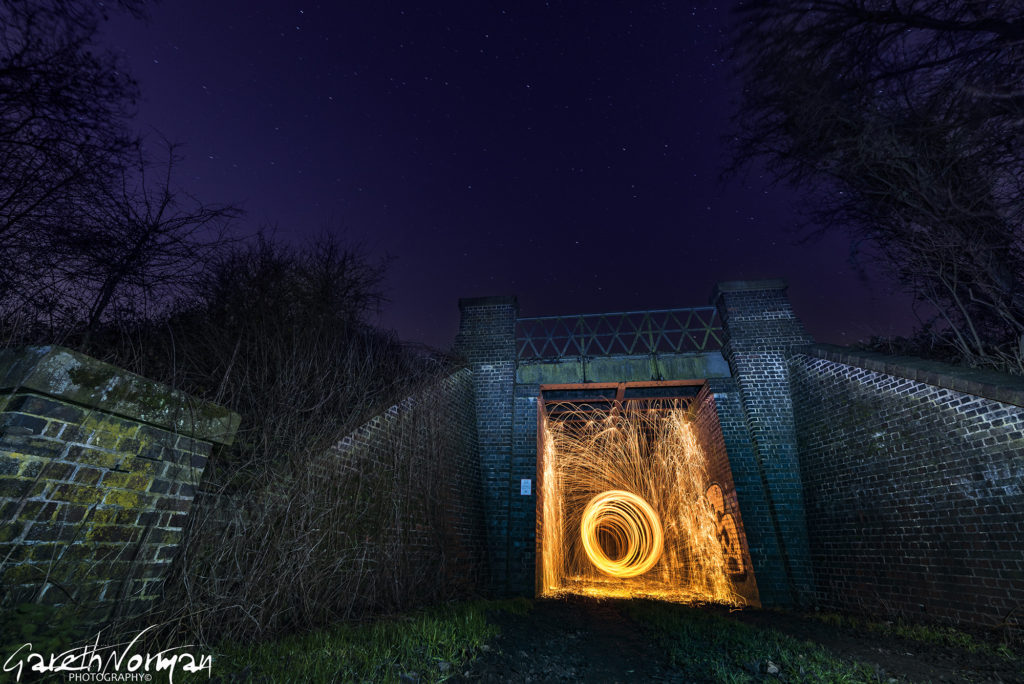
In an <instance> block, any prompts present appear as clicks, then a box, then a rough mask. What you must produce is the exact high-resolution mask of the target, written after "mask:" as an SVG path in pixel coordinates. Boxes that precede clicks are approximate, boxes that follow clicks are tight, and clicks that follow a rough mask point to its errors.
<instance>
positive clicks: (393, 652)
mask: <svg viewBox="0 0 1024 684" xmlns="http://www.w3.org/2000/svg"><path fill="white" fill-rule="evenodd" d="M530 605H531V604H530V602H529V601H526V600H525V599H513V600H507V601H472V602H465V603H457V604H445V605H442V606H437V607H434V608H430V609H427V610H423V611H420V612H417V613H413V614H411V615H407V616H403V617H396V618H390V619H384V620H379V621H377V622H373V623H367V624H354V625H351V624H342V625H338V626H335V627H332V628H330V629H324V630H317V631H314V632H309V633H305V634H299V635H294V636H288V637H285V638H282V639H278V640H275V641H268V642H263V643H259V644H253V645H245V646H242V645H231V646H222V650H221V652H220V653H218V654H217V655H216V656H215V657H214V661H213V674H214V676H222V677H225V678H227V679H228V681H270V682H310V683H311V684H315V683H317V682H324V683H327V682H397V681H399V677H400V675H403V674H406V675H412V673H416V675H418V676H419V678H420V680H421V681H423V682H442V681H444V680H446V679H448V678H449V677H451V676H453V675H454V674H456V673H457V672H461V671H462V670H461V669H460V668H462V666H463V665H465V664H466V663H467V662H469V661H470V660H472V659H473V658H474V657H476V655H477V654H478V653H479V652H480V650H481V647H482V646H483V645H484V644H485V643H486V642H487V641H488V640H490V639H492V638H493V637H494V636H496V635H497V633H498V629H497V627H495V626H494V625H493V624H491V623H490V622H488V620H487V612H488V611H494V610H505V611H508V612H512V613H516V614H524V613H526V612H527V611H528V610H529V609H530Z"/></svg>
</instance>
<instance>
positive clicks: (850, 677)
mask: <svg viewBox="0 0 1024 684" xmlns="http://www.w3.org/2000/svg"><path fill="white" fill-rule="evenodd" d="M625 610H626V612H627V613H628V614H629V615H630V617H632V618H633V619H635V620H638V621H640V622H643V623H646V624H648V625H650V626H651V627H652V628H653V629H654V632H655V634H656V639H657V641H658V643H659V645H661V646H662V647H663V648H664V649H665V651H666V653H668V656H669V661H670V663H671V665H672V666H673V667H676V668H678V669H679V670H681V671H682V672H683V673H684V674H685V675H686V676H687V677H688V678H690V679H692V680H694V681H716V682H735V683H737V684H739V683H741V682H753V681H760V680H761V679H762V678H763V677H764V676H765V675H779V676H785V678H786V680H787V681H789V682H807V683H808V684H810V683H811V682H815V683H816V682H835V683H837V684H839V683H843V684H845V683H849V684H855V683H857V682H877V681H878V679H877V674H876V672H875V671H874V670H873V669H872V668H869V667H868V666H866V665H863V664H860V663H849V662H846V661H843V660H840V659H839V658H836V657H835V656H833V655H832V654H831V653H830V652H829V651H828V650H827V649H825V648H823V647H821V646H819V645H817V644H814V643H812V642H810V641H799V640H798V639H794V638H792V637H790V636H787V635H785V634H782V633H780V632H777V631H775V630H770V629H758V628H756V627H751V626H749V625H745V624H742V623H739V622H736V621H734V620H729V619H727V618H724V617H720V616H717V615H713V614H710V613H708V612H706V611H704V610H701V609H700V608H699V607H689V606H681V605H669V604H660V603H657V602H648V601H633V602H630V603H628V604H626V606H625Z"/></svg>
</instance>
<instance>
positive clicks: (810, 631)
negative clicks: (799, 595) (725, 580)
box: [451, 597, 1022, 684]
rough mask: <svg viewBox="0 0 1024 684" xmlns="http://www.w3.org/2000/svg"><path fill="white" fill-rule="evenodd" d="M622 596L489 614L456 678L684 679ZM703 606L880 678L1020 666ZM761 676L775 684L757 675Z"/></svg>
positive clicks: (928, 678)
mask: <svg viewBox="0 0 1024 684" xmlns="http://www.w3.org/2000/svg"><path fill="white" fill-rule="evenodd" d="M622 605H623V602H622V601H614V600H607V601H597V600H594V599H587V598H583V597H570V598H563V599H553V600H538V601H536V602H535V605H534V608H533V610H532V611H531V612H530V613H528V614H526V615H513V614H509V613H499V612H496V613H494V615H493V616H492V619H493V620H494V621H496V622H497V623H498V624H499V625H500V627H501V630H502V633H501V636H499V637H498V638H497V639H496V640H495V642H493V643H492V644H491V645H490V647H489V649H488V650H487V651H485V653H484V654H483V656H482V657H481V658H478V659H477V660H476V661H474V662H473V663H471V664H470V665H469V666H468V668H465V669H464V671H463V672H462V673H459V674H458V675H457V676H456V677H455V678H454V679H453V680H451V681H456V682H688V681H693V680H692V679H691V678H688V677H687V676H686V675H684V674H683V673H681V672H678V671H673V670H672V669H671V668H670V667H669V665H668V662H667V658H666V656H665V654H664V653H663V652H661V651H660V650H658V648H657V647H656V646H654V644H653V638H652V635H651V633H650V631H649V628H648V627H647V626H646V625H643V624H641V623H638V622H635V621H633V620H632V619H630V618H629V617H627V616H626V615H625V614H624V612H623V610H622ZM705 610H709V611H713V612H715V613H717V614H720V615H723V616H726V617H729V618H730V619H734V620H738V621H742V622H744V623H747V624H750V625H753V626H755V627H758V628H771V629H775V630H778V631H780V632H783V633H786V634H789V635H791V636H794V637H796V638H798V639H801V640H811V641H814V642H817V643H819V644H821V645H822V646H824V647H826V648H828V649H829V650H831V651H832V652H833V653H834V654H835V655H837V656H838V657H840V658H843V659H844V660H847V661H849V660H855V661H859V662H861V663H864V664H867V665H868V666H870V667H872V668H873V669H874V670H875V671H876V672H877V673H878V677H879V681H880V682H891V681H893V680H895V681H897V682H977V683H986V684H988V683H996V682H1020V681H1022V680H1021V678H1020V675H1019V673H1020V669H1019V667H1018V666H1017V665H1015V664H1013V663H1009V662H1007V661H1006V660H1004V659H1000V658H998V657H996V656H994V655H978V654H970V653H967V652H965V651H960V650H958V649H954V648H948V647H940V646H935V645H927V644H922V643H919V642H907V641H904V640H902V639H899V638H896V637H880V636H879V635H877V634H872V633H869V632H866V631H864V632H858V631H855V630H852V629H849V628H837V627H833V626H829V625H826V624H823V623H822V622H820V621H818V620H814V619H812V618H807V617H801V616H799V615H794V614H788V613H781V612H776V611H759V610H751V609H746V610H742V611H732V612H730V611H728V610H727V609H725V608H718V607H707V608H705ZM760 676H761V677H762V678H763V679H764V680H765V681H773V680H774V681H778V679H777V678H776V677H774V676H771V675H760Z"/></svg>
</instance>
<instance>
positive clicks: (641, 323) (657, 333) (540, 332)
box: [516, 306, 722, 360]
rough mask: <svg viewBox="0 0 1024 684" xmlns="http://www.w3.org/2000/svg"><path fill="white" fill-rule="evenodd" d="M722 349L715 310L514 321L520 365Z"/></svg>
mask: <svg viewBox="0 0 1024 684" xmlns="http://www.w3.org/2000/svg"><path fill="white" fill-rule="evenodd" d="M721 347H722V326H721V324H720V322H719V320H718V310H717V309H716V308H715V307H713V306H703V307H696V308H692V309H659V310H654V311H620V312H616V313H605V314H580V315H575V316H538V317H535V318H520V319H518V320H517V321H516V352H517V354H518V357H519V359H520V360H530V359H557V358H561V357H563V356H614V355H640V354H671V353H674V354H680V353H685V352H702V351H714V350H718V349H721Z"/></svg>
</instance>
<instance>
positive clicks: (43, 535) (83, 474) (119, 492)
mask: <svg viewBox="0 0 1024 684" xmlns="http://www.w3.org/2000/svg"><path fill="white" fill-rule="evenodd" d="M238 424H239V417H238V415H237V414H234V413H232V412H230V411H227V410H226V409H223V408H221V407H219V406H215V405H213V404H209V403H205V402H200V401H196V400H194V399H192V398H190V397H188V396H187V395H185V394H182V393H180V392H177V391H175V390H173V389H171V388H169V387H167V386H165V385H161V384H159V383H156V382H153V381H151V380H147V379H145V378H142V377H140V376H138V375H134V374H132V373H129V372H127V371H125V370H122V369H119V368H117V367H115V366H112V365H110V364H107V363H103V362H100V361H98V360H96V359H93V358H90V357H88V356H85V355H83V354H79V353H77V352H75V351H72V350H70V349H65V348H62V347H57V346H51V347H25V348H20V349H7V350H3V351H0V582H2V590H3V593H2V599H0V601H2V604H0V607H3V608H9V607H10V606H12V605H16V604H19V603H25V602H41V603H47V604H52V605H65V604H67V605H71V604H74V605H77V606H80V607H82V608H83V609H84V611H85V613H86V617H87V618H88V619H90V620H92V621H103V620H106V619H108V618H111V617H116V616H121V615H127V614H135V613H137V612H140V611H142V610H143V609H145V608H146V607H147V606H149V605H150V604H151V603H152V601H153V600H154V599H155V598H156V597H157V595H158V594H159V590H160V582H161V579H162V577H163V576H164V573H165V571H166V569H167V568H168V565H169V564H170V562H171V560H172V559H173V557H174V554H175V552H176V549H177V545H178V542H179V539H180V537H181V530H182V526H183V525H184V524H185V520H186V518H187V516H188V513H189V510H190V508H191V505H192V499H193V496H194V493H195V488H196V487H197V486H198V484H199V480H200V478H201V477H202V474H203V470H204V468H205V467H206V462H207V459H208V458H209V456H210V452H211V449H212V447H213V445H214V444H225V445H226V444H230V443H231V441H232V440H233V438H234V434H235V431H236V430H237V428H238Z"/></svg>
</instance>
